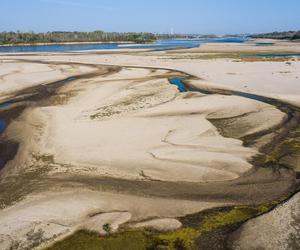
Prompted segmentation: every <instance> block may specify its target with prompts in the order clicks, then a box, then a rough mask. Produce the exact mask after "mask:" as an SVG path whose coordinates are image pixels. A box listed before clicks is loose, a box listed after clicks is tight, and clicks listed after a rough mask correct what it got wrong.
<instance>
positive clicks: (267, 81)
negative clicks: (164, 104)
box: [10, 42, 300, 106]
mask: <svg viewBox="0 0 300 250" xmlns="http://www.w3.org/2000/svg"><path fill="white" fill-rule="evenodd" d="M224 51H225V52H232V53H234V52H239V51H245V52H249V51H250V52H253V51H254V52H255V51H257V52H259V51H263V52H267V53H268V52H273V53H278V51H279V52H284V51H286V52H294V53H299V52H300V44H299V43H288V42H276V43H275V45H273V46H255V45H254V44H253V43H252V44H236V43H232V44H231V43H226V44H222V43H220V44H218V43H213V44H206V45H203V46H201V47H200V48H194V49H191V50H177V51H171V52H168V51H167V52H163V51H160V52H145V51H144V52H140V53H138V52H137V51H128V50H123V51H121V50H119V51H118V52H119V53H118V54H114V52H113V51H111V52H110V53H108V52H107V51H98V52H97V54H93V53H92V52H82V53H77V54H76V53H74V54H72V55H68V54H64V55H63V56H59V55H57V56H51V57H50V58H47V57H46V56H38V55H37V56H23V57H22V58H34V59H39V60H45V59H47V60H58V61H66V60H68V61H73V62H90V63H96V64H97V63H100V64H113V65H128V66H129V65H130V66H144V67H161V68H169V69H174V70H180V71H184V72H186V73H188V74H191V75H195V76H197V77H198V78H200V79H201V80H202V81H201V82H199V84H201V85H203V86H206V87H211V88H215V87H220V88H223V89H233V90H239V91H244V92H248V93H256V94H260V95H263V96H269V97H273V98H277V99H280V100H284V101H287V102H290V103H292V104H293V105H298V106H300V87H299V84H300V61H299V60H297V59H295V61H290V62H289V63H286V62H285V61H273V62H272V61H266V62H263V61H253V62H243V61H240V62H239V61H238V60H235V59H226V58H219V59H210V60H207V59H201V58H200V59H197V55H200V56H201V55H205V53H208V52H215V53H219V52H224ZM82 55H85V56H82ZM195 56H196V57H195ZM10 58H11V57H10ZM12 58H13V57H12Z"/></svg>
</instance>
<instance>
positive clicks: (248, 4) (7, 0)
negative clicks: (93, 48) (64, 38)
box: [0, 0, 300, 35]
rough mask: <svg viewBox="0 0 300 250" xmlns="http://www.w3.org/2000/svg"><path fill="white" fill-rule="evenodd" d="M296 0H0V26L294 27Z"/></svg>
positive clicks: (299, 20) (209, 30)
mask: <svg viewBox="0 0 300 250" xmlns="http://www.w3.org/2000/svg"><path fill="white" fill-rule="evenodd" d="M299 11H300V0H0V31H17V30H19V31H22V32H25V31H26V32H27V31H33V32H47V31H94V30H103V31H117V32H153V33H170V32H171V31H174V32H175V33H185V34H187V33H197V34H217V35H224V34H239V33H262V32H272V31H286V30H300V16H299Z"/></svg>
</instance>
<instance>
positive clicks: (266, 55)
mask: <svg viewBox="0 0 300 250" xmlns="http://www.w3.org/2000/svg"><path fill="white" fill-rule="evenodd" d="M292 56H300V53H295V54H288V53H286V54H276V53H274V54H258V55H256V57H266V58H272V57H292Z"/></svg>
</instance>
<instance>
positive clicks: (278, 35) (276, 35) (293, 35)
mask: <svg viewBox="0 0 300 250" xmlns="http://www.w3.org/2000/svg"><path fill="white" fill-rule="evenodd" d="M251 37H252V38H268V39H287V40H297V39H300V31H286V32H273V33H264V34H256V35H252V36H251Z"/></svg>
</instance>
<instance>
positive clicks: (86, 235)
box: [47, 199, 282, 250]
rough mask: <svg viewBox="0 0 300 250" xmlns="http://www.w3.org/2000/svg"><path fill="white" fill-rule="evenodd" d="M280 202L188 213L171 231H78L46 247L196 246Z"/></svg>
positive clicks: (190, 248) (142, 249)
mask: <svg viewBox="0 0 300 250" xmlns="http://www.w3.org/2000/svg"><path fill="white" fill-rule="evenodd" d="M280 202H282V199H281V200H277V201H274V202H270V203H267V204H262V205H257V206H235V207H227V208H217V209H211V210H208V211H204V212H200V213H198V214H194V215H189V216H186V217H183V218H179V219H180V220H181V222H182V224H183V227H182V228H180V229H178V230H175V231H173V232H166V233H160V232H156V231H149V230H139V231H124V232H120V233H117V234H110V235H107V236H100V235H99V234H98V233H96V232H87V231H78V232H76V233H75V234H73V235H71V236H69V237H67V238H66V239H64V240H62V241H60V242H57V243H56V244H54V245H53V246H51V247H49V248H47V250H67V249H73V250H77V249H78V250H93V249H95V250H96V249H97V250H119V249H120V250H121V249H122V250H127V249H128V250H135V249H137V250H150V249H168V250H179V249H186V250H193V249H198V248H197V242H199V240H200V241H201V237H202V235H205V234H207V233H212V232H214V231H216V230H220V229H222V228H228V227H232V228H233V229H235V228H236V226H238V225H240V224H242V223H244V222H245V221H247V220H249V219H250V218H253V217H255V216H258V215H261V214H263V213H266V212H268V211H269V210H271V209H272V208H273V207H275V206H276V205H277V204H278V203H280Z"/></svg>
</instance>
